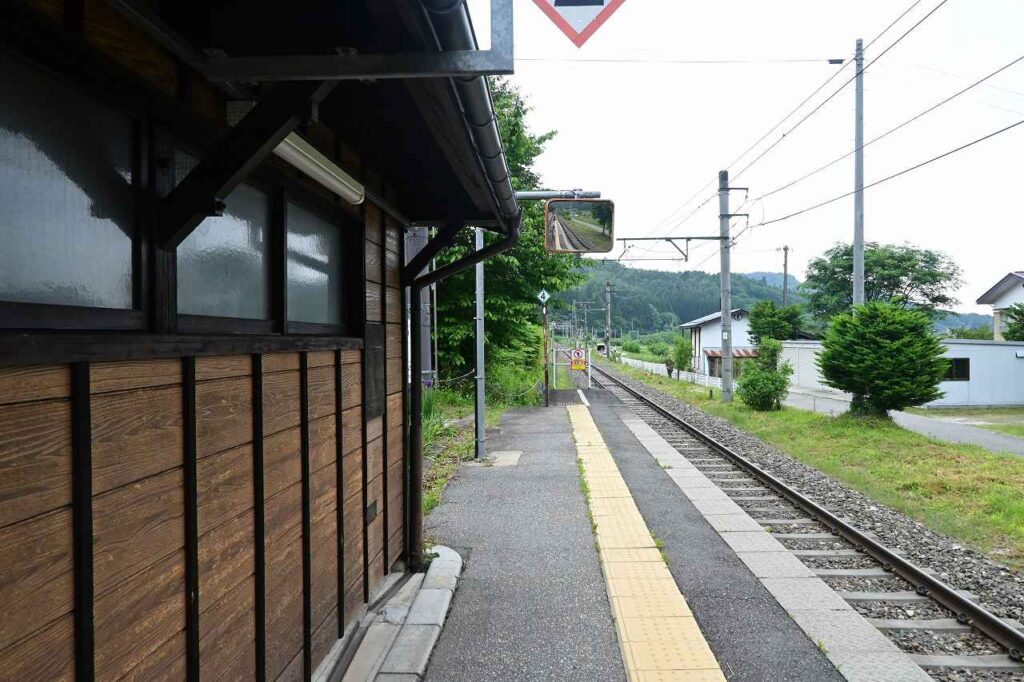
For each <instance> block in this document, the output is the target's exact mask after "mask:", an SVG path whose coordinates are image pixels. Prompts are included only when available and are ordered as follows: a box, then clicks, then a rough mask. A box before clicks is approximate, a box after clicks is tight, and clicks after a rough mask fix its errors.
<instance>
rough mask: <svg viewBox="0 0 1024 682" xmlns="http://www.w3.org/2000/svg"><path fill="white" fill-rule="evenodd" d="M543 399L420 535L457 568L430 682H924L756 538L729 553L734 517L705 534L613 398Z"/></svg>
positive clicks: (659, 454)
mask: <svg viewBox="0 0 1024 682" xmlns="http://www.w3.org/2000/svg"><path fill="white" fill-rule="evenodd" d="M553 398H554V399H553V401H552V405H553V406H552V407H551V408H547V409H543V408H530V409H521V410H513V411H510V412H509V413H507V414H506V416H505V418H504V420H503V422H502V424H501V426H500V427H499V428H498V429H496V430H494V431H493V432H492V433H490V434H489V448H490V451H491V452H492V453H493V452H502V451H515V452H518V453H519V455H518V459H516V458H515V457H512V458H508V457H502V458H501V461H502V462H509V461H515V462H516V463H515V464H514V465H511V466H479V465H477V466H469V467H463V468H462V469H461V470H460V471H459V473H458V474H457V475H456V477H455V478H454V479H453V480H452V482H451V483H450V484H449V487H448V489H447V491H446V493H445V496H444V500H443V501H442V503H441V504H440V505H439V506H438V508H437V509H435V510H434V512H433V513H432V514H431V515H430V516H429V517H428V519H427V522H426V532H427V534H428V536H430V537H432V538H435V539H436V541H437V542H440V543H443V544H445V545H448V546H450V547H453V548H455V549H456V550H457V551H459V552H460V553H461V554H462V556H463V558H464V560H465V562H466V563H465V571H464V574H463V578H462V580H461V582H460V585H459V589H458V591H457V593H456V596H455V599H454V602H453V605H452V611H451V614H450V616H449V620H448V624H447V625H446V626H445V629H444V631H442V633H441V637H440V640H439V642H438V646H437V648H436V650H435V652H434V656H433V659H432V660H431V663H430V666H429V667H428V670H427V676H426V679H428V680H439V681H440V680H443V681H445V682H447V681H449V680H490V679H502V680H538V679H543V680H583V679H590V680H617V679H621V680H624V679H631V680H633V679H635V680H644V679H652V680H653V679H657V680H669V679H672V680H676V679H679V680H722V679H728V680H749V681H755V680H756V681H762V680H813V681H815V682H818V681H827V680H842V679H852V680H919V679H928V677H927V676H926V675H924V673H923V671H921V669H920V668H919V667H917V666H916V665H913V664H912V663H911V662H910V661H909V659H907V658H906V657H905V656H903V655H902V654H901V653H900V652H899V651H898V650H897V649H896V648H895V647H893V646H891V645H890V644H889V643H888V642H887V641H886V640H885V638H884V637H882V636H881V635H878V633H877V631H875V630H874V629H873V628H871V627H870V626H867V625H866V624H865V623H863V622H862V621H863V619H861V618H860V617H859V616H857V614H855V613H854V612H853V611H852V610H850V609H849V607H848V606H847V605H846V604H845V603H844V602H842V601H841V600H829V599H828V595H827V593H826V592H825V591H824V590H822V589H821V588H822V587H824V585H823V584H818V583H820V581H816V579H814V578H813V576H812V575H808V572H807V571H806V569H804V571H802V572H800V573H799V575H797V574H796V573H794V571H799V570H800V569H799V568H797V567H796V566H795V565H794V564H793V563H790V562H787V561H786V560H785V559H784V558H783V557H782V556H781V553H780V554H773V553H771V552H770V551H763V550H765V549H766V548H765V547H758V546H756V545H757V542H758V540H759V539H760V538H753V537H752V536H753V535H754V534H755V533H754V530H753V528H754V526H751V528H750V529H744V528H740V527H739V526H737V529H738V532H736V533H735V534H734V535H733V537H731V538H730V537H728V535H729V533H728V532H727V531H728V529H729V526H728V525H725V526H722V525H720V524H719V522H723V519H724V523H725V524H729V523H738V524H740V525H742V522H741V521H740V520H739V517H738V515H736V514H730V515H725V516H727V517H728V518H727V519H726V518H725V517H722V518H720V519H719V520H718V521H716V520H714V519H711V518H710V516H709V514H708V511H709V510H713V507H714V506H715V505H714V504H711V502H713V501H712V500H701V499H700V498H701V497H702V496H703V495H702V494H701V493H700V492H693V489H690V490H688V489H687V486H681V485H680V481H681V480H684V481H687V483H688V485H690V486H694V485H699V483H697V482H696V478H695V475H696V474H699V472H697V471H696V470H695V469H694V470H692V471H691V470H689V469H687V462H686V460H685V458H683V456H682V455H681V454H680V453H679V452H677V451H676V450H675V449H674V448H673V447H672V446H671V445H669V444H668V443H667V442H666V441H664V440H662V439H661V438H660V437H659V436H658V435H657V434H656V433H655V432H654V431H653V430H652V429H650V428H645V425H644V424H643V423H642V422H641V421H640V420H639V419H638V418H637V417H636V416H635V415H634V414H633V413H632V412H631V411H630V410H629V409H628V408H627V407H626V406H624V404H623V403H622V402H620V401H619V399H618V398H616V397H615V396H614V395H612V394H611V393H610V392H608V391H601V390H583V391H581V392H576V391H563V392H559V393H558V394H556V395H555V396H553ZM581 481H583V482H584V483H583V485H582V486H581ZM581 489H585V490H586V491H587V494H586V495H584V494H581V492H580V491H581ZM726 501H727V500H726ZM588 505H589V509H588ZM719 506H721V505H719ZM755 525H756V524H755ZM723 528H724V529H726V530H725V531H723ZM744 530H745V531H746V532H744ZM741 536H742V537H741ZM765 539H766V540H771V538H765ZM744 541H746V542H748V543H751V544H749V546H745V545H743V544H742V543H743V542H744ZM768 549H770V548H768ZM757 554H760V555H761V556H754V555H757ZM796 563H797V564H798V563H799V562H796ZM797 578H799V579H804V580H803V582H797V581H796V580H794V579H797ZM812 583H813V584H812ZM875 635H878V636H877V637H875Z"/></svg>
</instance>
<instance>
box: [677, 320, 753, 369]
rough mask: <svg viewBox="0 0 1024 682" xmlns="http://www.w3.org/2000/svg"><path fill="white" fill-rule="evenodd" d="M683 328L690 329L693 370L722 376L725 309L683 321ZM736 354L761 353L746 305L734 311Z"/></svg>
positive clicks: (733, 330) (736, 356)
mask: <svg viewBox="0 0 1024 682" xmlns="http://www.w3.org/2000/svg"><path fill="white" fill-rule="evenodd" d="M680 328H681V329H682V330H683V333H684V334H685V333H686V332H687V331H689V332H690V341H691V342H692V343H693V358H692V363H691V364H692V369H693V371H694V372H696V373H697V374H707V375H710V376H713V377H720V376H722V313H721V312H717V313H712V314H711V315H705V316H704V317H698V318H697V319H696V320H690V321H689V322H687V323H685V324H682V325H680ZM732 357H733V359H738V360H742V359H746V358H756V357H757V350H755V349H754V347H753V344H751V342H750V312H749V311H747V310H744V309H742V308H734V309H733V311H732ZM738 374H739V373H738V372H737V376H738Z"/></svg>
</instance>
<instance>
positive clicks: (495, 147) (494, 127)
mask: <svg viewBox="0 0 1024 682" xmlns="http://www.w3.org/2000/svg"><path fill="white" fill-rule="evenodd" d="M421 3H422V5H423V7H424V9H426V13H427V17H428V19H429V21H430V24H431V26H432V27H433V29H434V33H435V34H436V35H437V39H438V42H439V43H440V47H441V49H442V50H476V49H479V46H478V45H477V42H476V35H475V34H474V32H473V22H472V21H471V19H470V16H469V7H467V5H466V1H465V0H454V1H453V0H421ZM449 80H450V81H451V84H452V86H453V88H454V91H455V95H456V98H457V99H458V103H459V107H460V108H461V109H462V114H463V118H464V119H465V121H466V123H467V126H468V128H469V134H470V137H471V138H472V141H473V146H474V147H475V149H476V154H477V157H478V159H479V160H480V165H481V167H482V168H483V172H484V175H485V177H486V178H487V182H488V184H489V185H490V190H491V195H492V197H493V198H494V202H495V205H496V208H497V211H498V217H499V220H500V222H501V224H502V226H503V227H504V228H505V232H506V233H510V232H511V231H512V229H513V226H514V227H515V228H516V229H518V222H519V214H520V209H519V202H518V201H517V200H516V192H515V190H514V189H513V188H512V177H511V174H510V173H509V168H508V162H507V160H506V159H505V150H504V148H503V147H502V144H501V135H500V134H499V133H498V121H497V119H496V118H495V116H494V103H493V101H492V100H491V91H490V89H489V88H488V87H487V79H486V78H485V77H484V76H467V77H455V78H450V79H449Z"/></svg>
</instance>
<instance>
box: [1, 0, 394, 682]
mask: <svg viewBox="0 0 1024 682" xmlns="http://www.w3.org/2000/svg"><path fill="white" fill-rule="evenodd" d="M30 4H32V5H34V6H35V7H36V8H37V9H39V10H41V12H42V14H43V15H44V16H48V17H50V18H52V19H53V20H54V21H56V22H57V23H58V24H61V25H62V23H63V3H62V2H59V0H47V1H42V0H36V1H34V2H32V3H30ZM84 11H85V22H84V30H83V32H82V38H83V42H84V43H85V44H86V45H90V46H92V47H94V48H95V49H96V50H97V51H98V52H100V53H102V54H103V55H104V56H105V57H106V58H109V59H111V60H113V61H115V62H117V63H118V64H120V65H122V66H124V67H125V68H127V69H128V70H129V71H132V72H135V73H136V74H137V75H138V76H140V77H141V78H142V79H144V80H146V81H148V82H149V83H151V84H153V85H155V86H156V87H157V88H158V90H160V91H162V92H165V93H168V94H169V95H171V96H173V97H174V98H184V100H185V101H179V102H178V105H179V106H180V107H181V108H184V109H186V110H187V109H189V108H191V110H192V112H193V113H194V114H197V115H198V116H201V117H203V118H205V119H207V122H209V123H213V124H214V125H217V126H223V125H224V123H225V121H224V96H223V95H222V94H221V93H220V92H219V91H217V90H215V89H214V88H212V87H211V86H210V85H209V84H208V83H206V82H205V81H203V80H202V79H201V78H200V77H198V75H197V74H195V73H194V72H191V71H190V70H189V69H188V68H187V67H183V66H182V65H181V64H178V63H177V62H176V60H175V59H174V58H173V57H172V56H171V55H169V54H168V53H167V52H166V51H164V50H163V49H162V48H160V47H158V46H155V45H154V44H153V43H152V42H151V41H149V40H148V39H147V38H145V37H144V36H143V35H142V34H140V33H139V32H138V31H137V30H136V29H135V28H134V27H133V26H132V25H131V24H130V23H128V22H127V21H126V20H125V19H124V18H123V16H122V15H121V14H119V13H118V12H117V11H116V10H114V9H113V8H111V7H109V6H108V5H107V4H106V3H103V2H87V3H85V10H84ZM183 81H187V87H182V85H183ZM153 106H154V108H156V107H158V106H159V103H156V102H154V105H153ZM306 134H308V135H309V136H310V138H311V139H312V140H313V141H314V143H316V144H317V146H318V147H320V148H321V150H322V151H324V153H326V154H328V155H331V156H335V157H338V156H339V155H340V156H341V157H343V165H344V166H345V167H346V169H351V170H353V171H357V170H359V169H360V164H359V161H358V158H356V159H355V160H354V161H353V158H352V151H351V149H349V148H348V147H347V146H346V145H345V144H344V142H343V141H336V140H334V139H333V135H332V134H331V133H330V131H328V130H326V129H325V128H323V127H322V126H319V125H313V126H311V127H310V128H309V130H308V131H307V132H306ZM342 208H343V209H344V210H346V211H349V210H350V209H351V211H350V213H352V214H353V215H354V212H355V210H356V209H354V208H352V207H342ZM360 210H361V211H362V212H363V225H364V227H363V230H362V235H363V236H364V237H365V238H364V239H363V246H364V253H363V254H362V255H363V267H364V268H365V273H364V279H365V286H364V288H363V290H362V291H359V290H358V287H353V289H355V291H354V296H355V298H356V301H357V302H358V299H359V298H360V297H361V298H362V299H363V300H364V301H365V311H363V310H361V311H359V315H360V322H363V321H370V322H375V323H378V324H379V325H383V330H384V333H383V334H382V339H383V340H382V344H383V349H384V352H383V353H382V354H381V356H380V359H381V363H380V364H381V366H380V367H379V368H376V369H379V371H374V372H370V373H368V372H367V368H366V363H365V360H364V354H363V351H361V350H351V348H352V347H354V346H356V347H357V346H358V344H351V343H350V345H349V346H347V347H346V349H344V350H341V349H339V350H338V351H334V350H328V351H317V352H313V351H309V352H307V353H306V355H305V366H306V373H305V377H306V383H305V386H303V384H302V376H303V375H302V372H301V370H300V365H301V363H302V355H301V354H300V352H298V351H296V352H281V353H267V354H262V355H255V356H254V355H250V354H238V355H225V356H204V357H195V358H191V357H190V358H183V357H172V358H167V357H161V358H160V359H143V360H130V361H117V362H92V363H90V364H88V365H85V368H86V372H87V374H86V376H87V380H86V382H85V386H86V390H87V394H86V396H85V399H84V404H85V406H86V409H87V410H88V413H89V417H90V418H89V420H88V421H87V422H86V423H85V424H84V426H79V427H78V428H80V429H81V430H82V432H83V433H85V434H86V443H85V445H86V446H88V447H87V448H86V449H91V452H90V454H91V463H92V466H91V468H90V469H88V473H89V475H90V478H91V486H92V488H91V493H92V495H91V507H90V508H89V509H88V510H87V512H86V513H88V515H89V518H90V520H91V523H92V536H91V538H89V537H88V535H87V534H80V535H79V537H82V538H86V544H87V545H89V546H91V550H92V560H91V562H90V564H89V565H88V567H87V568H88V570H90V571H91V574H92V584H93V587H94V594H93V599H92V609H91V611H92V629H93V633H94V640H95V644H94V656H93V662H94V665H95V673H96V677H97V678H99V679H108V678H109V679H114V678H123V679H138V680H158V679H170V680H179V679H185V677H186V670H187V668H188V667H189V665H190V663H193V664H195V665H197V667H198V670H199V673H200V675H201V677H202V678H204V679H216V680H219V679H253V678H254V677H256V676H257V662H258V661H259V660H261V659H260V651H265V656H264V658H263V661H264V671H265V675H266V678H267V679H301V678H302V677H303V676H304V673H305V672H306V671H305V670H304V665H303V663H304V661H303V654H304V644H305V642H304V639H305V635H307V633H306V632H305V631H304V625H305V624H304V609H305V608H306V605H307V603H308V608H309V615H310V628H309V632H308V636H309V646H310V658H311V662H312V667H313V669H315V668H316V667H317V666H318V665H319V664H320V663H321V662H323V661H324V660H325V658H326V656H327V654H328V653H329V651H330V649H331V648H332V646H333V645H334V644H335V642H336V641H337V639H338V637H339V635H340V634H341V629H342V627H343V626H346V625H350V624H352V622H353V621H354V619H355V618H357V617H358V616H359V615H360V611H361V609H363V608H364V606H365V603H366V599H367V596H368V594H370V593H371V592H372V588H374V587H376V586H377V585H378V584H379V582H380V579H381V577H382V576H383V575H384V573H386V572H387V571H388V570H390V569H391V568H392V567H393V565H394V563H395V562H396V561H398V560H399V559H400V558H401V556H402V554H403V552H404V546H403V537H404V536H403V533H402V523H403V511H402V499H403V497H402V495H403V488H402V486H403V476H402V472H403V464H402V461H403V460H402V451H403V447H404V444H402V438H403V428H402V427H403V425H402V413H403V412H402V409H403V408H402V404H401V403H402V401H401V398H402V396H401V390H402V387H401V383H402V379H401V357H402V355H403V344H404V336H403V334H402V332H401V325H400V324H399V322H400V320H401V315H402V312H401V308H400V298H401V297H400V289H399V288H398V285H399V282H400V260H399V257H400V254H399V247H398V244H399V242H400V241H401V236H400V230H399V229H398V228H397V227H396V226H395V225H393V224H386V223H385V219H384V216H383V214H382V212H381V210H380V209H379V208H378V207H377V206H375V205H373V204H372V203H367V204H366V205H365V207H363V208H362V209H360ZM353 333H354V334H362V333H363V332H362V330H361V327H357V328H356V331H355V332H353ZM284 338H285V339H287V337H284ZM297 347H299V345H298V343H297V344H296V348H297ZM157 352H159V353H160V354H161V355H163V356H166V355H169V354H174V353H168V352H167V350H166V347H165V348H163V349H162V350H160V351H157V350H154V355H156V354H157ZM184 352H199V351H183V352H182V353H181V354H184ZM232 352H235V351H232ZM61 359H63V357H61ZM190 368H194V373H191V369H190ZM76 376H81V375H80V374H76ZM364 376H371V377H374V384H375V385H373V386H369V387H367V386H365V385H364ZM384 382H386V383H384ZM72 383H73V382H72V372H71V368H70V367H69V366H68V365H64V364H55V365H47V366H31V367H0V605H2V610H3V615H2V617H0V671H2V672H0V677H2V678H4V679H7V678H10V679H18V680H21V679H26V680H27V679H73V678H74V669H75V656H76V643H75V642H76V631H75V615H76V589H75V585H76V583H75V575H76V567H75V527H76V526H75V515H76V505H75V504H74V503H73V490H74V488H73V464H74V463H75V462H76V461H78V462H81V461H83V460H82V459H78V460H76V459H74V458H75V455H74V454H73V453H75V452H77V450H76V449H75V444H76V443H79V444H81V441H80V440H76V439H75V438H74V436H73V434H74V433H78V431H76V430H75V426H74V425H75V416H76V410H81V409H82V408H81V407H78V408H76V407H75V405H76V404H78V405H81V402H79V403H76V402H75V401H74V400H73V399H72V397H73V396H72ZM378 384H379V385H378ZM76 385H80V384H76ZM382 385H383V388H382ZM255 386H260V387H261V389H260V390H258V391H257V390H255V389H254V387H255ZM338 387H340V390H338ZM367 389H369V390H370V393H371V394H373V395H378V394H379V395H381V396H383V397H384V399H383V400H382V401H381V402H382V403H383V405H384V407H383V413H382V414H376V415H374V416H373V417H371V418H369V419H367V417H366V416H364V409H363V408H364V405H363V402H364V393H365V391H366V390H367ZM304 395H305V396H306V398H307V402H306V406H305V410H304V407H303V403H302V398H303V396H304ZM191 405H194V423H193V422H192V417H191V414H192V413H191V411H190V406H191ZM304 412H305V413H306V415H307V417H308V418H307V419H305V420H304V419H303V414H304ZM77 414H84V412H77ZM256 415H260V418H256ZM339 427H340V428H339ZM193 429H194V430H193ZM339 432H340V433H339ZM304 434H305V437H306V438H308V441H306V442H307V443H308V448H307V449H305V450H304V446H303V443H304ZM339 438H340V447H339ZM304 454H306V455H308V465H309V466H308V480H307V481H306V482H307V483H308V486H309V487H308V491H309V496H308V502H309V507H308V520H309V532H308V536H306V537H304V536H303V516H304V506H303V502H304V495H303V483H304V478H303V471H304V469H303V457H304ZM192 457H194V472H195V475H194V478H192V477H190V476H189V473H188V472H189V466H190V464H191V462H192V461H193V460H192V459H191V458H192ZM256 462H262V465H261V466H260V467H259V468H258V469H257V467H256ZM339 464H340V473H339ZM193 489H194V493H195V505H194V508H193V507H191V506H190V498H189V491H190V490H193ZM260 490H262V495H260V492H259V491H260ZM385 491H386V493H385ZM372 505H376V510H375V514H374V515H373V518H372V519H371V520H370V521H369V523H367V522H366V521H367V509H368V506H372ZM86 506H88V505H83V508H84V507H86ZM190 513H194V525H190V522H189V515H190ZM190 528H191V529H192V530H190ZM339 532H340V536H339ZM90 541H91V542H90ZM304 545H308V547H309V554H308V556H304V553H303V547H304ZM339 554H340V555H341V556H339ZM260 556H263V562H262V563H261V562H260V561H259V557H260ZM190 557H191V558H192V559H193V560H194V562H195V570H194V573H193V575H194V579H195V585H196V588H197V589H196V593H195V599H196V601H195V602H191V601H190V599H189V588H188V586H189V582H188V581H189V575H190V572H192V571H193V569H192V568H190V566H191V565H192V564H190ZM385 559H386V560H385ZM307 566H308V569H309V576H310V580H309V586H308V590H306V589H305V585H304V579H303V578H304V571H303V569H304V568H306V567H307ZM368 567H369V568H368ZM82 570H84V569H83V568H82V567H81V566H80V567H79V571H80V572H81V571H82ZM261 581H263V582H262V583H261ZM261 584H263V586H264V587H263V589H262V590H261V589H260V585H261ZM191 604H197V605H198V609H197V614H198V617H197V618H195V619H194V620H190V617H189V615H188V614H189V613H190V605H191ZM261 604H262V605H263V609H264V611H262V612H263V613H265V617H264V618H263V619H260V618H259V617H258V614H259V613H261V607H260V605H261ZM85 610H86V609H79V610H78V611H77V613H78V614H81V613H82V612H83V611H85ZM339 612H340V615H339ZM193 636H194V637H195V639H191V637H193ZM189 642H196V644H195V645H194V646H193V647H192V648H191V649H190V644H189ZM190 651H191V652H193V653H195V652H197V653H198V659H196V658H195V657H190V656H191V654H190Z"/></svg>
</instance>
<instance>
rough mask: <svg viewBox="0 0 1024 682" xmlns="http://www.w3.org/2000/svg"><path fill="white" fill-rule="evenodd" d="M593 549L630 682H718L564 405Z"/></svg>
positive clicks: (647, 542)
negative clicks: (591, 527)
mask: <svg viewBox="0 0 1024 682" xmlns="http://www.w3.org/2000/svg"><path fill="white" fill-rule="evenodd" d="M568 410H569V419H570V420H571V421H572V428H573V436H574V438H575V439H576V452H577V454H578V456H579V459H580V462H582V464H583V477H584V480H585V481H586V484H587V488H588V489H589V496H588V500H587V502H588V503H589V505H590V513H591V515H592V516H593V521H594V524H595V525H596V527H597V528H596V535H597V548H598V552H599V554H600V557H601V569H602V571H604V578H605V586H606V587H607V589H608V601H609V602H611V605H612V615H613V617H614V618H615V631H616V632H617V633H618V636H619V646H621V647H622V660H623V663H624V664H625V666H626V673H627V674H628V675H629V679H630V680H631V682H669V681H671V682H678V681H685V682H724V680H725V676H724V675H723V674H722V669H721V668H720V667H719V665H718V661H716V660H715V656H714V654H713V653H711V649H710V648H709V647H708V643H707V642H706V641H705V640H704V635H703V634H701V631H700V628H699V627H698V626H697V621H696V620H695V619H694V617H693V614H692V613H691V612H690V607H688V606H687V605H686V600H685V599H684V598H683V595H682V594H680V592H679V588H678V587H676V583H675V580H673V578H672V574H671V573H669V570H668V566H666V565H665V562H664V561H663V560H662V558H661V552H659V551H658V549H657V547H656V546H655V543H654V539H653V538H652V537H651V532H650V530H648V528H647V524H646V523H644V519H643V517H642V516H641V515H640V510H638V509H637V508H636V503H635V502H633V496H632V495H631V494H630V492H629V488H628V487H626V482H625V481H624V480H622V475H621V474H620V473H619V469H618V467H617V466H616V465H615V460H613V459H612V454H611V452H610V451H609V450H608V446H607V445H605V442H604V439H603V438H602V437H601V432H600V431H598V429H597V424H595V423H594V419H593V417H591V415H590V410H589V409H587V407H586V406H584V405H570V406H569V407H568Z"/></svg>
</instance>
